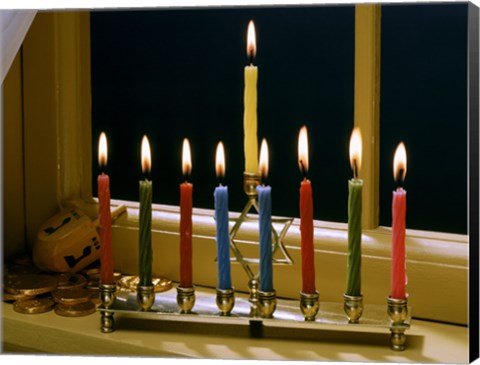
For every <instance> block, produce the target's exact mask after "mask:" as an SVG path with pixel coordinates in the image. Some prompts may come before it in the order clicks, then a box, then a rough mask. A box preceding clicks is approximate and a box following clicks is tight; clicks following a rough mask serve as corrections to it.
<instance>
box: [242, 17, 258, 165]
mask: <svg viewBox="0 0 480 365" xmlns="http://www.w3.org/2000/svg"><path fill="white" fill-rule="evenodd" d="M256 52H257V48H256V42H255V26H254V24H253V21H252V20H250V23H249V24H248V32H247V56H248V58H249V60H250V64H249V65H248V66H246V67H245V89H244V112H243V128H244V134H245V136H244V137H245V139H244V148H245V171H246V172H251V173H257V172H258V141H257V79H258V69H257V66H254V65H253V58H254V57H255V54H256Z"/></svg>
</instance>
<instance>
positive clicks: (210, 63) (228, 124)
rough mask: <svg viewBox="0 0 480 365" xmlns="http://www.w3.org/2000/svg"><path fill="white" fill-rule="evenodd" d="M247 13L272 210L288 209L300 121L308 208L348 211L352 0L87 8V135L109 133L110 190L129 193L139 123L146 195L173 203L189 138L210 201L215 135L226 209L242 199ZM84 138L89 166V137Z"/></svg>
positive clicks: (196, 176)
mask: <svg viewBox="0 0 480 365" xmlns="http://www.w3.org/2000/svg"><path fill="white" fill-rule="evenodd" d="M250 19H253V20H254V21H255V25H256V31H257V46H258V52H257V57H256V59H255V64H257V65H258V67H259V82H258V123H259V124H258V128H259V131H258V137H259V141H260V140H261V138H263V137H265V138H267V140H268V142H269V147H270V173H269V177H268V183H269V184H270V185H271V186H272V191H273V213H274V214H275V215H288V216H298V189H299V185H300V181H301V178H302V177H301V175H300V172H299V170H298V164H297V134H298V131H299V129H300V127H301V126H302V125H303V124H306V125H307V126H308V128H309V139H310V173H309V178H310V179H311V180H312V184H313V187H314V206H315V217H316V218H317V219H322V220H332V221H344V222H345V221H346V220H347V192H348V190H347V180H348V179H349V178H350V175H351V173H350V168H349V162H348V139H349V135H350V132H351V129H352V127H353V71H354V7H353V6H332V7H330V6H316V7H292V8H255V9H246V8H238V9H193V10H192V9H190V10H142V11H95V12H92V15H91V38H92V39H91V46H92V94H93V136H94V140H95V139H96V138H98V135H99V133H100V132H101V131H102V130H105V131H106V133H107V135H108V139H109V147H110V149H109V165H108V173H109V175H110V176H111V191H112V197H113V198H117V199H129V200H138V180H139V178H141V171H140V143H141V138H142V135H143V134H147V135H148V136H149V138H150V141H151V144H152V153H153V172H152V178H153V180H154V197H153V200H154V202H156V203H162V204H172V205H177V204H178V201H179V197H178V195H179V193H178V184H179V183H180V182H181V181H182V176H181V147H182V140H183V138H184V137H188V138H189V139H190V143H191V148H192V159H193V171H192V176H191V181H192V182H193V183H194V205H195V206H196V207H203V208H213V190H214V187H215V186H216V185H217V181H216V177H215V169H214V159H215V156H214V154H215V148H216V144H217V142H218V141H219V140H223V142H224V144H225V149H226V154H227V175H226V180H225V182H226V184H228V185H229V191H230V208H231V210H232V211H240V210H241V209H242V208H243V205H244V203H245V202H246V199H245V195H244V193H243V187H242V177H243V168H244V157H243V69H244V66H245V65H246V63H247V58H246V50H245V43H246V29H247V24H248V21H249V20H250ZM93 149H94V151H93V156H94V159H93V163H94V166H95V167H96V166H97V162H96V161H97V160H96V156H97V151H96V149H97V146H96V143H94V146H93ZM95 171H97V170H95ZM94 175H95V174H94ZM93 184H94V185H93V186H94V189H96V182H95V179H94V181H93Z"/></svg>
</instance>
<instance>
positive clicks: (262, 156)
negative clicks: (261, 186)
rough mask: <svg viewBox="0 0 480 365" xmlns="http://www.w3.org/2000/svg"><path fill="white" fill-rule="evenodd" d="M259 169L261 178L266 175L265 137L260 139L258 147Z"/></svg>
mask: <svg viewBox="0 0 480 365" xmlns="http://www.w3.org/2000/svg"><path fill="white" fill-rule="evenodd" d="M259 170H260V173H261V174H262V178H265V177H267V175H268V145H267V141H266V140H265V138H264V139H263V140H262V146H261V147H260V162H259Z"/></svg>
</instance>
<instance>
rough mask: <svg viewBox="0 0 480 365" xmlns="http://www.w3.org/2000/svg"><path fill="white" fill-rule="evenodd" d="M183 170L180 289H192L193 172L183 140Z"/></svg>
mask: <svg viewBox="0 0 480 365" xmlns="http://www.w3.org/2000/svg"><path fill="white" fill-rule="evenodd" d="M182 155H183V157H182V160H183V164H182V167H183V168H182V170H183V175H184V176H185V182H183V183H181V184H180V287H182V288H191V287H192V286H193V284H192V192H193V185H192V184H190V183H189V182H188V176H189V175H190V172H191V171H192V162H191V157H190V144H189V143H188V139H186V138H185V139H184V140H183V153H182Z"/></svg>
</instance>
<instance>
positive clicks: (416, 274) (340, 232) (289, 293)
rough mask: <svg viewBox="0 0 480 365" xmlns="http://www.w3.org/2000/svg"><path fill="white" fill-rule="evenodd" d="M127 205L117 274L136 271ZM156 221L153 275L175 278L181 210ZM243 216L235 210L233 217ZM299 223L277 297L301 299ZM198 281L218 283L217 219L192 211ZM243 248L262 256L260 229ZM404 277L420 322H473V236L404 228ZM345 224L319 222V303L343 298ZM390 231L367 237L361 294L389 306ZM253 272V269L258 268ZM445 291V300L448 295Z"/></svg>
mask: <svg viewBox="0 0 480 365" xmlns="http://www.w3.org/2000/svg"><path fill="white" fill-rule="evenodd" d="M77 204H78V205H79V206H80V207H81V208H82V209H83V210H85V211H86V213H87V214H89V215H90V216H91V217H96V216H97V204H96V202H95V200H90V201H81V202H77ZM120 204H125V205H126V206H127V213H126V214H123V215H122V216H120V218H119V219H117V221H116V222H115V223H114V226H113V232H112V236H113V244H114V261H115V269H116V270H118V271H120V272H122V273H124V274H131V275H136V274H137V273H138V203H135V202H126V201H119V200H113V201H112V206H116V205H120ZM152 214H153V219H152V231H153V232H152V245H153V251H154V255H153V272H154V275H157V276H164V277H168V278H170V279H172V280H174V281H178V279H179V277H178V274H179V273H178V271H179V269H178V268H179V261H178V256H179V255H178V254H177V253H178V252H179V246H178V244H179V239H178V235H179V232H178V231H179V223H178V222H179V208H178V207H175V206H166V205H158V204H154V206H153V213H152ZM237 214H238V213H233V212H232V213H231V217H232V216H235V215H237ZM298 223H299V222H298V220H294V222H293V224H292V226H291V227H290V228H289V230H288V233H287V235H286V237H285V241H284V244H285V247H286V249H287V251H288V252H289V255H290V256H291V258H292V259H293V261H294V264H293V265H280V266H275V267H274V286H275V289H276V290H277V295H278V296H279V297H284V298H294V299H296V298H298V295H299V294H298V293H299V292H300V289H301V281H302V279H301V265H300V263H301V251H300V231H299V225H298ZM193 225H194V226H193V252H194V255H193V256H194V257H193V278H194V283H195V284H196V285H201V286H206V287H212V288H214V287H215V286H216V284H217V267H216V263H215V259H216V243H215V221H214V219H213V212H212V211H210V210H205V209H194V211H193ZM237 237H238V245H240V246H241V250H242V252H243V254H244V255H245V256H248V257H258V253H257V250H258V246H257V244H256V242H255V240H256V237H258V229H257V227H256V225H255V224H253V223H251V224H249V225H245V227H244V226H242V228H241V229H240V231H239V234H238V236H237ZM406 245H407V274H408V278H409V283H408V286H407V290H408V292H409V304H410V305H411V306H412V308H413V316H414V317H415V318H421V319H428V320H437V321H442V322H448V323H455V324H462V325H465V324H467V323H468V253H469V251H468V236H463V235H454V234H445V233H435V232H423V231H414V230H407V237H406ZM346 246H347V226H346V224H342V223H332V222H322V221H316V222H315V265H316V283H317V289H318V290H319V292H320V297H321V300H324V301H332V302H335V301H339V300H341V299H339V298H343V294H344V289H345V282H346V261H347V259H346V250H347V247H346ZM390 247H391V234H390V229H389V228H386V227H380V228H378V229H374V230H364V231H363V234H362V254H363V255H362V290H363V295H364V301H365V303H367V304H368V303H371V304H384V303H385V302H386V297H387V296H388V295H389V290H390V261H391V260H390ZM253 269H254V271H255V272H256V269H257V268H255V267H253ZM232 281H233V285H234V286H235V288H236V290H238V291H243V292H248V287H247V284H248V278H247V276H246V274H245V272H244V271H243V269H242V267H241V266H240V265H238V264H232ZM445 293H448V295H445Z"/></svg>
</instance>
